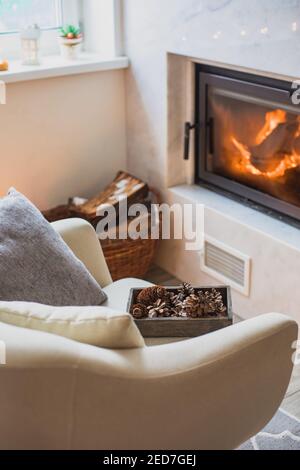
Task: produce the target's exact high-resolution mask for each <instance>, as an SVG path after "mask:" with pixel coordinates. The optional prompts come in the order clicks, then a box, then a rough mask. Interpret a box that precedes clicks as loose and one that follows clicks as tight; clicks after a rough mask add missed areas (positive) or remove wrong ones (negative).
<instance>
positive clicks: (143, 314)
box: [132, 304, 148, 320]
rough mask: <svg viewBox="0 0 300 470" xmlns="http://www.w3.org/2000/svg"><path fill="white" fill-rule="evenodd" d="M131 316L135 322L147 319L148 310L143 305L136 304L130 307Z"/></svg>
mask: <svg viewBox="0 0 300 470" xmlns="http://www.w3.org/2000/svg"><path fill="white" fill-rule="evenodd" d="M132 316H133V317H134V318H135V319H136V320H140V319H141V318H147V317H148V310H147V307H146V306H145V305H143V304H136V305H134V306H133V307H132Z"/></svg>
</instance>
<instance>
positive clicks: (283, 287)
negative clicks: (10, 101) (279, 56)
mask: <svg viewBox="0 0 300 470" xmlns="http://www.w3.org/2000/svg"><path fill="white" fill-rule="evenodd" d="M195 63H202V64H205V65H212V66H217V67H222V68H230V70H237V71H244V72H247V73H255V74H256V75H257V74H258V75H262V76H266V75H267V76H269V77H272V78H277V79H281V80H287V81H290V80H291V77H286V76H283V75H278V74H273V73H272V74H271V73H268V74H264V73H263V72H261V71H257V70H253V69H249V68H243V67H233V66H229V65H228V64H224V63H219V62H215V61H207V60H203V59H202V60H201V59H198V58H191V57H187V56H181V55H178V54H173V53H169V54H168V151H167V155H168V186H169V189H168V190H167V191H166V192H165V197H166V198H167V200H168V202H169V203H170V204H173V203H175V202H177V203H180V204H184V203H193V204H196V203H200V204H204V205H205V235H207V236H208V237H211V238H213V239H215V240H217V241H218V242H221V243H224V244H225V246H228V247H229V248H230V247H231V248H233V249H234V250H238V251H239V252H241V253H243V254H244V255H246V256H249V257H250V260H251V266H250V290H249V294H246V295H245V294H241V293H240V292H237V291H235V290H233V301H234V309H235V311H236V312H237V313H239V314H240V315H241V316H242V317H244V318H249V317H251V316H253V315H257V314H258V313H264V312H269V311H280V312H285V313H288V314H290V315H291V316H293V317H294V318H295V319H297V320H298V321H299V323H300V308H299V306H300V289H299V288H298V287H297V285H298V280H299V276H300V230H298V229H297V228H294V227H292V226H290V225H287V224H286V223H283V222H280V221H279V220H276V219H274V218H271V217H269V216H267V215H265V214H263V213H260V212H258V211H256V210H253V209H251V208H249V207H247V206H245V205H243V204H241V203H239V202H235V201H233V200H232V199H228V198H227V197H225V196H223V195H220V194H217V193H215V192H214V191H212V190H208V189H206V188H204V187H201V186H198V185H194V184H193V182H194V179H195V174H194V169H195V162H194V152H193V145H191V151H190V160H189V161H187V162H186V161H184V160H183V145H184V143H183V123H184V122H185V121H190V122H193V120H194V103H195V84H194V64H195ZM192 142H193V139H192V138H191V144H192ZM174 253H176V256H174ZM201 256H202V254H201V253H195V252H190V253H189V252H187V251H186V250H185V244H184V242H181V241H172V242H170V241H167V242H164V243H163V245H162V247H161V249H160V253H159V256H158V260H159V264H160V265H161V266H162V267H164V268H165V269H167V270H168V271H169V272H171V273H172V274H174V275H176V276H178V277H179V278H180V279H188V280H189V281H190V282H192V283H194V284H196V285H197V284H199V283H200V284H204V285H205V284H207V285H209V284H211V283H216V282H217V283H218V281H216V279H214V278H212V277H210V276H208V275H207V274H206V273H204V272H203V271H202V270H201V266H200V265H201Z"/></svg>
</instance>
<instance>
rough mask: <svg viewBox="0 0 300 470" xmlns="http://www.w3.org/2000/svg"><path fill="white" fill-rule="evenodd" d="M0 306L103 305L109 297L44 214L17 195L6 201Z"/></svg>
mask: <svg viewBox="0 0 300 470" xmlns="http://www.w3.org/2000/svg"><path fill="white" fill-rule="evenodd" d="M0 300H4V301H27V302H38V303H42V304H47V305H54V306H68V305H70V306H72V305H78V306H83V305H100V304H101V303H102V302H104V301H105V300H106V294H104V292H103V291H102V290H101V288H100V286H99V285H98V283H97V282H96V281H95V279H94V278H93V277H92V276H91V274H90V273H89V272H88V270H87V269H86V267H85V266H84V265H83V263H82V262H81V261H79V260H78V259H77V258H76V257H75V255H74V254H73V253H72V251H71V250H70V249H69V248H68V246H67V245H66V244H65V242H64V241H63V240H62V238H61V237H60V235H59V234H58V233H57V232H56V231H55V230H54V229H53V227H52V226H51V225H50V224H49V223H48V222H47V221H46V220H45V219H44V217H43V216H42V214H41V213H40V212H39V210H38V209H37V208H36V207H35V206H34V205H33V204H32V203H31V202H30V201H29V200H28V199H26V197H24V196H23V195H22V194H20V193H18V192H17V191H16V190H14V189H11V190H10V191H9V193H8V195H7V196H6V197H4V198H3V199H0Z"/></svg>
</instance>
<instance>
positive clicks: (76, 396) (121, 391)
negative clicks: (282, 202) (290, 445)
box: [0, 314, 297, 449]
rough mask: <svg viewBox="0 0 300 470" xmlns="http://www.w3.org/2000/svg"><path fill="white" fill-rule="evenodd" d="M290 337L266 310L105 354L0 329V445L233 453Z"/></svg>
mask: <svg viewBox="0 0 300 470" xmlns="http://www.w3.org/2000/svg"><path fill="white" fill-rule="evenodd" d="M296 335H297V326H296V324H295V323H294V322H293V321H291V320H289V319H288V318H286V317H285V316H282V315H277V314H270V315H266V316H261V317H257V318H255V319H253V320H249V321H247V322H243V323H240V324H237V325H235V326H233V327H230V328H226V329H224V330H221V331H218V332H216V333H213V334H210V335H207V336H204V337H200V338H195V339H192V340H189V341H184V342H182V343H175V344H168V345H165V346H156V347H151V348H142V349H135V350H124V351H116V350H114V351H113V350H108V349H99V348H95V347H93V346H87V345H84V344H81V343H77V342H73V341H71V340H67V339H65V338H61V337H59V336H55V335H50V334H47V333H41V332H37V331H33V330H28V329H22V328H18V327H15V326H10V325H5V324H0V338H1V340H3V341H5V343H6V345H7V366H2V367H0V416H1V420H0V448H1V449H20V448H21V449H233V448H235V447H237V446H239V445H240V444H241V443H242V442H244V441H246V440H247V439H248V438H249V437H251V436H252V435H254V434H256V433H257V432H258V431H260V430H261V429H262V428H263V427H264V426H265V425H266V424H267V422H268V421H269V420H270V419H271V418H272V416H273V415H274V413H275V412H276V411H277V409H278V407H279V405H280V403H281V401H282V398H283V396H284V393H285V391H286V388H287V385H288V382H289V379H290V374H291V370H292V361H291V352H292V350H291V344H292V342H293V341H294V339H295V338H296Z"/></svg>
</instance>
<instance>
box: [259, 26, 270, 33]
mask: <svg viewBox="0 0 300 470" xmlns="http://www.w3.org/2000/svg"><path fill="white" fill-rule="evenodd" d="M260 32H261V34H268V32H269V28H268V27H267V26H264V28H261V30H260Z"/></svg>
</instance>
